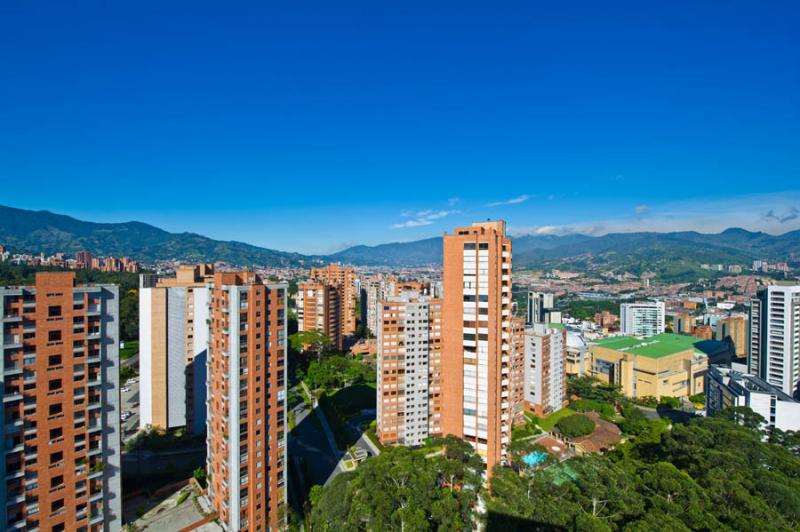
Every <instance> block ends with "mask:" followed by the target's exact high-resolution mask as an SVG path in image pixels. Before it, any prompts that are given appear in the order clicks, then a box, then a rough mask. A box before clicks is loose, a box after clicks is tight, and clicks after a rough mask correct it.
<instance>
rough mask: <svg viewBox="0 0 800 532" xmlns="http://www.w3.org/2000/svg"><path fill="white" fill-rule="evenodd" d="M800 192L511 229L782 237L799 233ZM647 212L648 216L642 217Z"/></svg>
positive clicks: (668, 206)
mask: <svg viewBox="0 0 800 532" xmlns="http://www.w3.org/2000/svg"><path fill="white" fill-rule="evenodd" d="M798 206H800V192H791V191H790V192H781V193H769V194H751V195H746V196H739V197H733V198H728V199H723V200H710V199H703V198H698V199H688V200H683V201H676V202H670V203H664V204H661V205H639V206H638V207H645V209H639V208H638V207H637V208H636V209H634V213H632V214H631V215H629V216H623V217H618V218H607V219H598V220H589V221H584V222H576V223H570V224H563V225H544V226H533V227H521V228H511V230H510V232H511V233H512V234H513V235H515V236H523V235H542V234H557V235H565V234H575V233H580V234H585V235H604V234H608V233H631V232H639V231H641V232H658V233H667V232H672V231H698V232H700V233H719V232H720V231H724V230H725V229H728V228H730V227H741V228H743V229H747V230H749V231H763V232H765V233H771V234H783V233H785V232H787V231H792V230H794V229H800V207H798ZM644 212H647V216H642V214H643V213H644Z"/></svg>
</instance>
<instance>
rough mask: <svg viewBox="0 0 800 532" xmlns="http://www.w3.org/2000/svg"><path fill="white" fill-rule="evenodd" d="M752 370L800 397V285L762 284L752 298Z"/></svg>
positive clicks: (748, 357)
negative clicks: (765, 285) (762, 286)
mask: <svg viewBox="0 0 800 532" xmlns="http://www.w3.org/2000/svg"><path fill="white" fill-rule="evenodd" d="M747 365H748V368H749V370H750V373H752V374H753V375H756V376H758V377H760V378H762V379H764V380H765V381H767V382H768V383H769V384H772V385H773V386H777V387H778V388H779V389H780V390H781V391H783V393H785V394H787V395H790V396H792V397H795V398H798V397H800V389H799V386H800V285H797V284H789V283H779V284H774V285H770V286H767V287H765V288H762V289H760V290H759V291H758V293H757V294H756V297H755V298H753V299H752V300H751V302H750V350H749V353H748V356H747Z"/></svg>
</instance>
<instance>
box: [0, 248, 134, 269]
mask: <svg viewBox="0 0 800 532" xmlns="http://www.w3.org/2000/svg"><path fill="white" fill-rule="evenodd" d="M0 248H2V249H0V260H2V261H9V262H11V263H12V264H19V265H21V264H24V265H26V266H49V267H52V268H65V269H69V270H99V271H103V272H130V273H136V272H138V271H139V263H138V262H136V261H135V260H133V259H130V258H128V257H119V258H117V257H95V256H94V255H92V254H91V253H89V252H88V251H79V252H78V253H76V254H75V257H74V258H69V257H67V256H66V254H65V253H61V252H58V253H53V254H52V255H47V256H45V254H44V252H41V253H39V254H38V255H33V254H28V253H14V254H11V253H9V252H8V251H7V250H6V249H5V248H4V247H3V246H0Z"/></svg>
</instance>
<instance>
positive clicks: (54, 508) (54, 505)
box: [50, 499, 64, 512]
mask: <svg viewBox="0 0 800 532" xmlns="http://www.w3.org/2000/svg"><path fill="white" fill-rule="evenodd" d="M63 507H64V499H58V500H57V501H53V502H52V503H50V511H51V512H57V511H58V510H60V509H62V508H63Z"/></svg>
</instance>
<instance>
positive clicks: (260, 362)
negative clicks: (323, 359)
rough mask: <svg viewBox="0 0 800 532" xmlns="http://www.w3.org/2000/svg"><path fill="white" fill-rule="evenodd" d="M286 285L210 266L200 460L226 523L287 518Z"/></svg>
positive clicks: (252, 524) (274, 523) (253, 526)
mask: <svg viewBox="0 0 800 532" xmlns="http://www.w3.org/2000/svg"><path fill="white" fill-rule="evenodd" d="M286 288H287V287H286V285H285V284H264V283H263V281H262V279H261V278H260V277H258V276H257V275H256V274H255V273H252V272H237V273H215V274H214V278H213V289H212V293H211V299H210V310H209V322H210V324H209V327H210V330H209V346H208V381H207V387H208V392H207V395H208V419H207V431H208V432H207V436H206V441H207V444H208V446H207V447H208V448H207V458H206V466H207V471H208V476H209V482H208V499H209V501H210V503H211V507H212V508H213V510H214V512H216V513H217V514H218V515H219V521H220V523H221V524H222V525H223V528H224V529H225V530H264V531H266V530H278V529H280V528H282V526H283V523H284V520H285V505H286V500H287V499H286V497H287V495H286V476H287V474H286V467H287V462H286V435H287V432H288V429H287V427H286V372H287V362H286V349H287V348H286V327H287V325H286Z"/></svg>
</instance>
